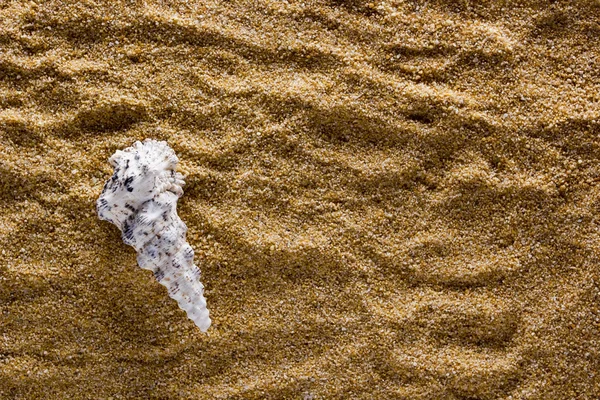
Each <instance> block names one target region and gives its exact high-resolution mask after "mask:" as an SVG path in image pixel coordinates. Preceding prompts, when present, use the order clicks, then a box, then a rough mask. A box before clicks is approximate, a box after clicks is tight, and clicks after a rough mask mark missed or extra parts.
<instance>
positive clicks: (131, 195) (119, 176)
mask: <svg viewBox="0 0 600 400" xmlns="http://www.w3.org/2000/svg"><path fill="white" fill-rule="evenodd" d="M109 162H110V163H111V165H112V166H113V167H114V168H115V170H114V174H113V176H112V178H110V179H109V180H108V182H106V184H105V185H104V189H103V190H102V194H100V197H99V198H98V201H97V202H96V210H97V212H98V216H99V217H100V219H103V220H106V221H109V222H112V223H113V224H115V225H116V226H117V227H118V228H119V229H120V230H121V232H122V237H123V242H125V243H126V244H128V245H131V246H133V247H134V248H135V250H136V252H137V262H138V265H139V266H140V267H142V268H144V269H149V270H151V271H152V272H154V277H155V278H156V280H157V281H158V282H160V283H161V284H163V285H164V286H166V287H167V289H168V291H169V296H170V297H171V298H173V299H175V300H176V301H177V303H178V304H179V307H180V308H181V309H183V310H184V311H185V312H187V315H188V317H189V318H190V319H191V320H192V321H194V323H195V324H196V325H197V326H198V327H199V328H200V330H201V331H202V332H206V330H207V329H208V328H209V326H210V323H211V321H210V318H209V316H208V309H207V308H206V299H205V298H204V286H203V285H202V283H201V282H200V281H199V278H200V270H199V269H198V267H197V266H196V265H194V250H192V248H191V247H190V245H189V244H188V243H187V242H186V232H187V226H186V225H185V223H184V222H183V221H182V220H181V219H180V218H179V216H178V215H177V200H178V199H179V197H180V196H181V195H182V194H183V190H182V188H181V187H182V186H183V185H184V183H185V182H184V181H183V175H181V174H180V173H179V172H176V168H177V163H178V162H179V159H178V158H177V156H176V155H175V152H174V151H173V149H171V148H170V147H169V146H168V145H167V143H166V142H159V141H156V140H152V139H146V140H144V142H135V143H134V144H133V146H131V147H129V148H127V149H125V150H123V151H121V150H117V151H116V152H115V154H113V156H112V157H110V159H109Z"/></svg>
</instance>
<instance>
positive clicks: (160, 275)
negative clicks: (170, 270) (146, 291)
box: [154, 268, 165, 282]
mask: <svg viewBox="0 0 600 400" xmlns="http://www.w3.org/2000/svg"><path fill="white" fill-rule="evenodd" d="M164 277H165V272H164V271H163V270H162V269H160V268H158V269H157V270H156V271H154V278H156V280H157V281H159V282H160V281H162V280H163V278H164Z"/></svg>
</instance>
